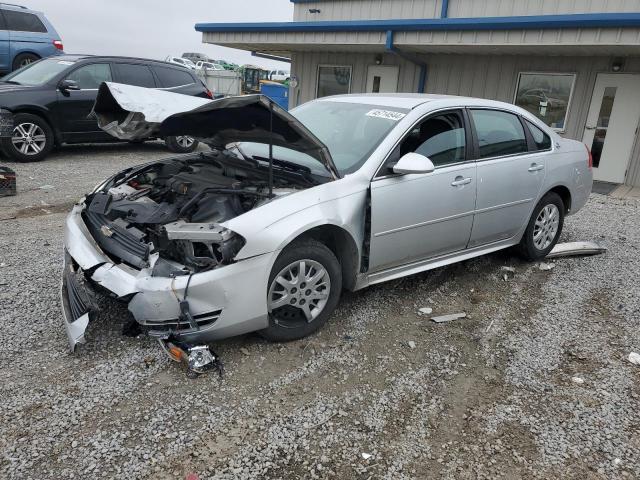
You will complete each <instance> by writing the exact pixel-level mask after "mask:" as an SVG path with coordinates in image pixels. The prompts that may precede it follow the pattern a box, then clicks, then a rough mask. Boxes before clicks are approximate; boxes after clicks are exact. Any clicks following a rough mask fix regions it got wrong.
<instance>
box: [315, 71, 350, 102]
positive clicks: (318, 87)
mask: <svg viewBox="0 0 640 480" xmlns="http://www.w3.org/2000/svg"><path fill="white" fill-rule="evenodd" d="M322 67H334V68H348V69H349V88H348V90H347V93H346V94H342V95H348V94H350V93H351V84H352V83H353V65H349V64H338V63H320V64H318V67H317V68H316V96H315V98H323V97H318V90H319V89H320V68H322Z"/></svg>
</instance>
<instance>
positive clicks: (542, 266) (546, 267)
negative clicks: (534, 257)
mask: <svg viewBox="0 0 640 480" xmlns="http://www.w3.org/2000/svg"><path fill="white" fill-rule="evenodd" d="M553 267H555V264H553V263H544V262H543V263H539V264H538V269H539V270H542V271H543V272H548V271H549V270H551V269H552V268H553Z"/></svg>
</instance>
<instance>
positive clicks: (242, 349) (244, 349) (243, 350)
mask: <svg viewBox="0 0 640 480" xmlns="http://www.w3.org/2000/svg"><path fill="white" fill-rule="evenodd" d="M240 353H242V354H243V355H246V356H247V357H248V356H249V355H251V353H249V350H247V349H246V348H244V347H242V348H241V349H240Z"/></svg>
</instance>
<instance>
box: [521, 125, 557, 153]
mask: <svg viewBox="0 0 640 480" xmlns="http://www.w3.org/2000/svg"><path fill="white" fill-rule="evenodd" d="M525 122H527V127H529V131H530V132H531V136H532V137H533V143H534V145H535V150H549V149H550V148H551V138H550V137H549V135H547V134H546V133H544V132H543V131H542V130H541V129H540V128H538V127H536V126H535V125H534V124H533V123H531V122H530V121H529V120H526V119H525Z"/></svg>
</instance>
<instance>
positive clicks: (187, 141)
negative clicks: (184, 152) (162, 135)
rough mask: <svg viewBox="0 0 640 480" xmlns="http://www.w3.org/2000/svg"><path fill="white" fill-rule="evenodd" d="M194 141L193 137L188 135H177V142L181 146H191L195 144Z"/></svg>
mask: <svg viewBox="0 0 640 480" xmlns="http://www.w3.org/2000/svg"><path fill="white" fill-rule="evenodd" d="M193 142H195V139H194V138H193V137H187V136H186V135H180V136H177V137H176V143H177V144H178V145H180V147H181V148H189V147H191V145H193Z"/></svg>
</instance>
